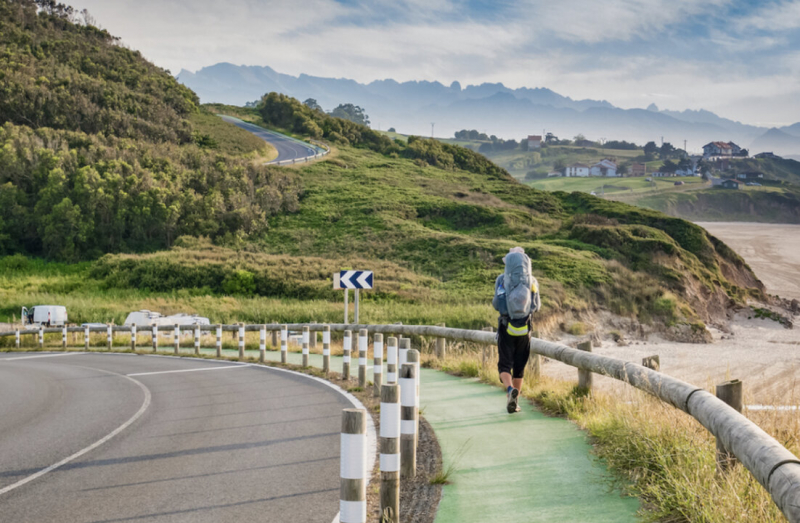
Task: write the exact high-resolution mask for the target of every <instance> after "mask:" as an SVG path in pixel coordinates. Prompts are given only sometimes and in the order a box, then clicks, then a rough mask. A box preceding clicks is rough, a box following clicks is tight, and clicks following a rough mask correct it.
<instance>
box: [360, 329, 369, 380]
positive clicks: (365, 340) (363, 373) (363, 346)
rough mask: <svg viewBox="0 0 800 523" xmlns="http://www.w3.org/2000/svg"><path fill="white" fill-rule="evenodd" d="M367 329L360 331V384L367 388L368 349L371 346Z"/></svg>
mask: <svg viewBox="0 0 800 523" xmlns="http://www.w3.org/2000/svg"><path fill="white" fill-rule="evenodd" d="M368 336H369V333H368V332H367V329H361V330H359V331H358V386H359V387H361V388H362V389H364V390H366V388H367V350H368V348H369V337H368Z"/></svg>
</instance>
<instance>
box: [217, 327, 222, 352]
mask: <svg viewBox="0 0 800 523" xmlns="http://www.w3.org/2000/svg"><path fill="white" fill-rule="evenodd" d="M216 335H217V340H216V341H217V358H221V357H222V325H217V332H216Z"/></svg>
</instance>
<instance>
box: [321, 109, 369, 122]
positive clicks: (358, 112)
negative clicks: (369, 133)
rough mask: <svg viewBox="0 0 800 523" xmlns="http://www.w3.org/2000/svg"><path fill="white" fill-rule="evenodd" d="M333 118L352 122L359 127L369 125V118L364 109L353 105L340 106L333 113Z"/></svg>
mask: <svg viewBox="0 0 800 523" xmlns="http://www.w3.org/2000/svg"><path fill="white" fill-rule="evenodd" d="M330 114H331V116H333V117H336V118H342V119H344V120H350V121H351V122H353V123H356V124H359V125H367V126H368V125H369V116H368V115H367V113H366V111H365V110H364V108H363V107H359V106H357V105H353V104H339V106H338V107H337V108H336V109H334V110H333V111H331V113H330Z"/></svg>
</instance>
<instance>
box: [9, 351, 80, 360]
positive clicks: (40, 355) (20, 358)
mask: <svg viewBox="0 0 800 523" xmlns="http://www.w3.org/2000/svg"><path fill="white" fill-rule="evenodd" d="M76 354H86V353H85V352H65V353H61V354H37V355H36V356H17V357H15V358H0V361H16V360H32V359H34V358H55V357H56V356H74V355H76Z"/></svg>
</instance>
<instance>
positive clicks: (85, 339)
mask: <svg viewBox="0 0 800 523" xmlns="http://www.w3.org/2000/svg"><path fill="white" fill-rule="evenodd" d="M83 346H84V348H85V349H86V350H89V326H88V325H87V326H85V327H84V328H83Z"/></svg>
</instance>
